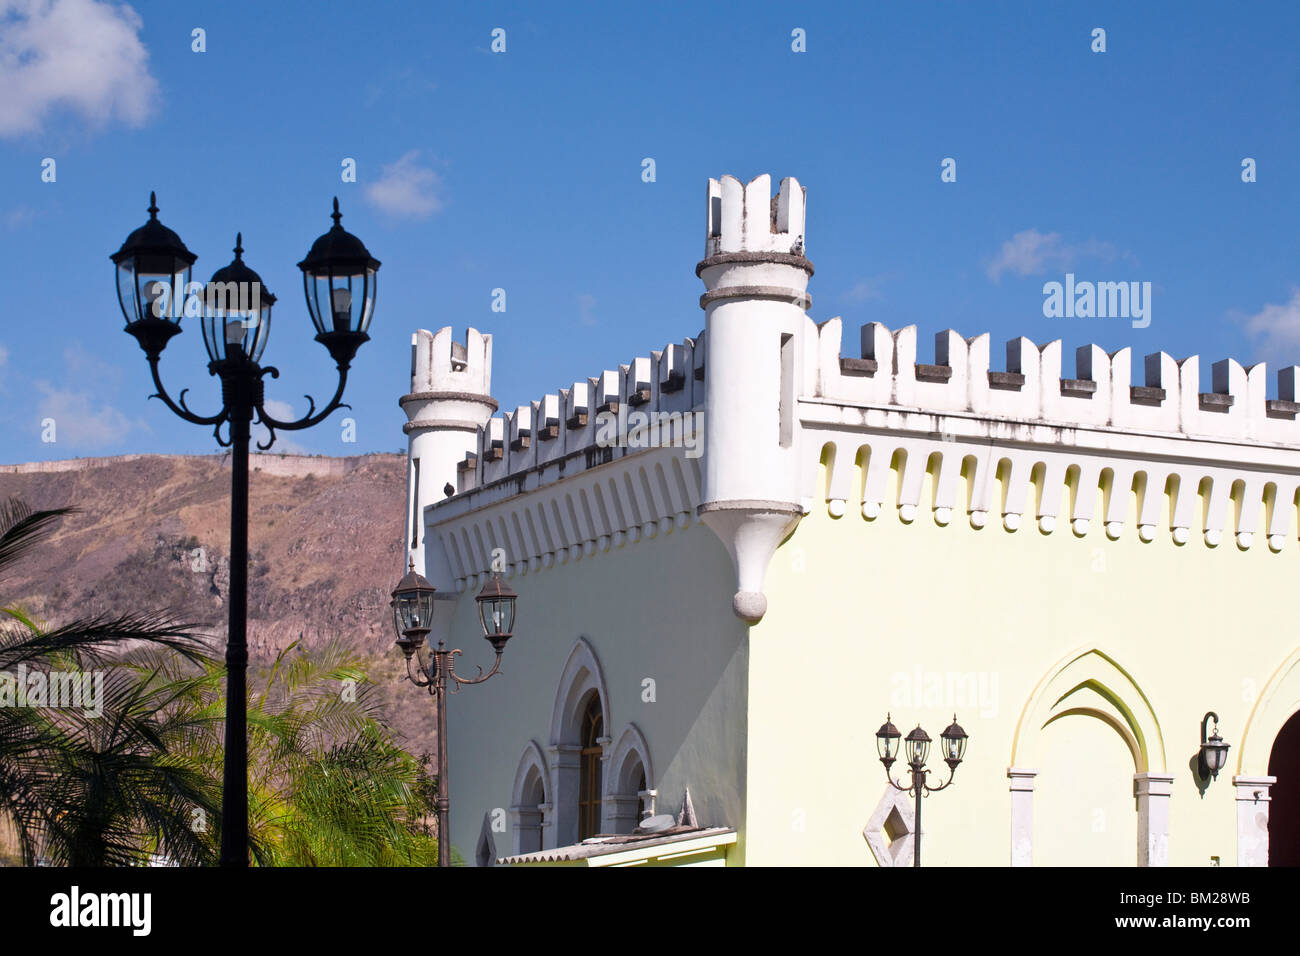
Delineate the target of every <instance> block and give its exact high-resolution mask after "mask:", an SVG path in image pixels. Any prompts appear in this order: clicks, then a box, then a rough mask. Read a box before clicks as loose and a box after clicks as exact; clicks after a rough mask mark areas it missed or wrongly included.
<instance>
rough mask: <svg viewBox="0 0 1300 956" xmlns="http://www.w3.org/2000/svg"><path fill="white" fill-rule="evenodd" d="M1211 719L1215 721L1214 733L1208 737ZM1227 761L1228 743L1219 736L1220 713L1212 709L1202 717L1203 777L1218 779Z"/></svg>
mask: <svg viewBox="0 0 1300 956" xmlns="http://www.w3.org/2000/svg"><path fill="white" fill-rule="evenodd" d="M1211 720H1213V721H1214V733H1212V734H1210V736H1209V737H1206V736H1205V732H1206V729H1207V728H1208V727H1209V725H1210V721H1211ZM1227 762H1228V745H1227V744H1225V743H1224V742H1223V738H1222V737H1220V736H1219V715H1218V714H1216V713H1215V712H1214V711H1210V712H1209V713H1208V714H1206V715H1205V716H1204V717H1203V718H1202V719H1201V761H1200V770H1201V778H1202V779H1204V778H1205V777H1214V778H1215V779H1218V776H1219V771H1220V770H1222V769H1223V767H1224V765H1225V764H1226V763H1227Z"/></svg>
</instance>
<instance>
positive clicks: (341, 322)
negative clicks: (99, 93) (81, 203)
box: [110, 193, 379, 866]
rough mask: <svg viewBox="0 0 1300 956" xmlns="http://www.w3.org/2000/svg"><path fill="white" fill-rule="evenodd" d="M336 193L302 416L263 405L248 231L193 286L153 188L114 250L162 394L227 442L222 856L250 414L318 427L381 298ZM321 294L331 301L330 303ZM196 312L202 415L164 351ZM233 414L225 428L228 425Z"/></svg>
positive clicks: (240, 697) (244, 769)
mask: <svg viewBox="0 0 1300 956" xmlns="http://www.w3.org/2000/svg"><path fill="white" fill-rule="evenodd" d="M341 218H342V217H341V215H340V213H339V201H338V200H337V199H335V200H334V214H333V219H334V226H333V228H332V229H330V230H329V231H328V232H326V233H325V234H324V235H322V236H321V237H320V238H319V239H317V240H316V242H315V243H314V244H313V245H312V247H311V251H310V252H309V253H308V254H307V258H305V259H304V260H303V261H302V262H300V263H298V268H300V269H301V270H302V275H303V288H304V291H305V294H306V298H307V310H308V312H309V313H310V314H311V320H312V323H313V324H314V325H315V327H316V330H317V334H316V341H317V342H320V343H321V344H322V345H324V346H325V348H326V349H327V350H328V351H329V353H330V356H331V357H332V358H333V359H334V362H335V365H336V366H337V369H338V387H337V388H336V389H335V392H334V397H333V398H332V399H330V401H329V403H328V404H327V405H326V406H325V408H323V409H321V411H320V412H317V411H316V403H315V401H314V400H313V399H312V398H311V396H307V401H308V404H309V406H310V407H309V408H308V410H307V414H306V415H304V416H303V417H302V418H299V419H297V420H295V421H282V420H280V419H278V418H275V417H274V416H273V415H271V414H270V413H269V412H267V410H266V408H265V407H264V404H263V402H264V399H263V388H262V378H263V377H264V376H266V375H270V376H271V377H272V378H277V377H278V376H279V374H280V373H279V371H278V370H277V369H276V368H274V367H273V366H270V365H267V366H262V365H260V364H259V363H260V362H261V359H262V352H263V351H264V350H265V348H266V343H267V338H268V337H269V335H270V331H271V307H272V306H273V305H274V304H275V296H274V295H272V294H271V293H270V292H268V291H266V289H265V288H264V287H263V285H262V280H261V277H260V276H258V274H257V273H256V272H254V271H253V270H252V269H251V268H249V267H248V265H247V264H246V263H245V262H244V260H243V253H244V250H243V236H242V235H237V236H236V237H235V258H234V261H232V262H231V263H230V265H228V266H225V267H224V268H222V269H219V270H217V272H216V273H215V274H214V275H213V276H212V279H211V281H210V282H209V283H208V284H207V285H206V286H192V284H191V283H190V272H191V268H192V267H193V265H194V261H195V259H196V258H197V257H196V256H195V255H194V254H193V253H192V252H190V251H189V250H188V249H187V248H185V243H183V242H181V239H180V236H178V235H177V234H176V233H174V232H173V231H172V230H170V229H168V228H167V227H166V226H164V225H163V224H162V223H161V222H159V220H158V203H157V200H156V198H155V196H154V194H153V193H150V194H149V220H148V222H146V223H145V224H144V225H143V226H141V227H140V228H139V229H137V230H135V231H134V232H132V233H131V234H130V235H129V236H127V238H126V241H125V242H124V243H122V248H120V249H119V250H118V251H117V252H115V253H114V254H113V255H112V256H111V257H110V258H111V259H112V260H113V263H114V266H115V267H116V272H117V297H118V304H119V305H120V306H121V308H122V316H123V318H125V319H126V331H127V332H128V333H129V334H130V335H132V336H134V337H135V340H136V341H137V342H139V343H140V348H141V349H143V350H144V353H145V357H146V358H147V359H148V362H149V372H150V374H151V375H152V376H153V383H154V387H155V388H156V389H157V392H156V393H155V394H154V395H151V396H150V398H157V399H160V400H161V401H162V402H163V404H164V405H166V406H167V407H168V408H170V409H171V410H172V411H173V412H174V413H175V414H177V415H178V416H180V417H181V418H183V419H185V421H187V422H192V423H194V424H196V425H204V426H211V428H212V432H213V435H214V436H215V437H216V439H217V442H218V444H220V445H222V446H225V447H228V448H230V451H231V469H230V472H231V474H230V618H229V627H228V630H227V634H226V740H225V762H224V767H223V773H222V793H221V865H222V866H247V865H248V735H247V710H246V708H247V687H246V676H247V669H248V643H247V634H246V629H247V623H248V621H247V616H248V443H249V439H250V429H251V425H252V422H253V420H254V416H256V420H257V422H258V423H259V424H261V425H264V426H265V427H266V428H267V431H268V435H267V439H266V441H264V442H258V445H257V447H258V448H259V449H261V450H263V451H265V450H266V449H268V448H270V447H271V445H272V444H274V442H275V433H276V431H277V430H279V431H296V430H299V429H303V428H310V427H311V426H313V425H316V424H318V423H320V422H322V421H324V420H325V418H326V417H328V416H329V415H330V413H332V412H333V411H334V410H335V409H337V408H348V407H349V406H347V405H345V404H343V402H342V401H341V399H342V397H343V389H344V387H345V386H346V384H347V377H348V367H349V365H350V364H351V362H352V359H353V357H354V356H355V355H356V352H357V349H359V348H360V347H361V346H362V344H364V343H365V342H367V341H368V340H369V338H370V336H369V335H367V334H366V330H367V329H368V328H369V327H370V319H371V316H372V314H373V312H374V307H375V278H376V274H377V272H378V271H379V261H378V260H377V259H375V258H373V257H372V256H371V255H370V253H369V252H368V251H367V250H366V247H365V246H364V245H363V244H362V242H361V240H360V239H358V238H357V237H356V236H353V235H351V234H350V233H348V232H347V231H346V230H344V229H343V227H342V226H341V225H340V224H339V220H340V219H341ZM322 303H323V304H324V307H323V306H322ZM184 317H200V318H201V319H202V324H201V328H202V331H203V344H204V346H206V348H207V352H208V357H209V359H210V361H209V362H208V374H210V375H214V376H216V377H218V378H219V379H220V380H221V399H222V405H221V410H220V411H219V412H217V413H216V414H213V415H198V414H195V413H194V412H192V411H191V410H190V409H189V407H188V406H187V405H186V404H185V393H186V392H187V391H188V389H182V390H181V392H180V394H179V395H178V396H177V397H176V399H175V400H173V399H172V397H171V396H170V395H169V394H168V393H167V390H166V389H165V388H164V387H163V384H162V379H161V378H160V377H159V373H158V361H159V359H160V358H161V357H162V353H163V349H164V348H165V347H166V346H167V342H168V340H170V339H171V338H172V336H174V335H178V334H180V332H181V319H182V318H184ZM222 425H226V426H227V434H228V437H227V438H224V439H223V438H222V437H221V426H222Z"/></svg>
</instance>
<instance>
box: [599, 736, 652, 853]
mask: <svg viewBox="0 0 1300 956" xmlns="http://www.w3.org/2000/svg"><path fill="white" fill-rule="evenodd" d="M638 772H642V773H644V774H645V787H644V789H638V787H637V782H638V781H637V774H638ZM654 787H655V776H654V766H653V764H652V763H651V761H650V746H649V745H648V744H647V743H646V739H645V735H644V734H642V733H641V729H640V728H639V727H637V725H636V724H628V725H627V726H626V727H625V728H624V729H623V732H622V733H621V734H619V736H618V743H616V744H615V745H614V747H613V749H612V751H611V754H610V759H609V773H607V774H606V775H605V807H604V810H605V830H606V832H608V833H631V832H632V831H633V830H634V829H635V828H636V825H637V824H638V823H639V822H640V818H641V814H642V811H643V810H647V809H649V808H648V807H643V805H642V800H643V794H646V793H651V792H653V791H654Z"/></svg>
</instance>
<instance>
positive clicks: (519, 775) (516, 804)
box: [510, 740, 551, 855]
mask: <svg viewBox="0 0 1300 956" xmlns="http://www.w3.org/2000/svg"><path fill="white" fill-rule="evenodd" d="M550 788H551V777H550V773H549V771H548V770H547V766H546V755H545V754H544V753H542V748H541V747H539V746H538V745H537V741H535V740H530V741H528V744H527V746H525V747H524V752H523V754H522V755H520V757H519V763H518V765H517V766H516V768H515V779H514V784H513V786H512V787H511V788H510V822H511V831H512V833H511V845H512V846H513V848H514V849H513V852H514V853H515V854H516V855H517V854H520V853H534V852H536V851H538V850H541V849H543V848H544V847H545V846H547V845H548V840H547V836H548V834H547V828H548V826H549V823H550V821H549V820H548V817H549V816H550V809H551V789H550Z"/></svg>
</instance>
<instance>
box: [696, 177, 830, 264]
mask: <svg viewBox="0 0 1300 956" xmlns="http://www.w3.org/2000/svg"><path fill="white" fill-rule="evenodd" d="M804 194H805V190H804V188H803V187H802V186H800V185H799V180H797V179H795V178H794V177H793V176H787V177H786V178H785V179H783V180H781V185H780V188H779V189H778V190H777V194H776V196H773V195H772V178H771V177H770V176H768V175H766V174H764V175H762V176H755V177H754V178H753V179H752V180H750V181H749V183H748V184H742V183H741V182H740V180H738V179H736V178H735V177H734V176H723V177H722V179H720V180H718V179H710V180H709V192H708V234H707V238H706V240H705V247H704V248H705V252H704V254H705V257H706V258H708V257H712V256H716V255H721V254H726V253H735V252H768V253H772V252H774V253H779V254H782V255H794V256H802V255H803V254H804Z"/></svg>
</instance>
